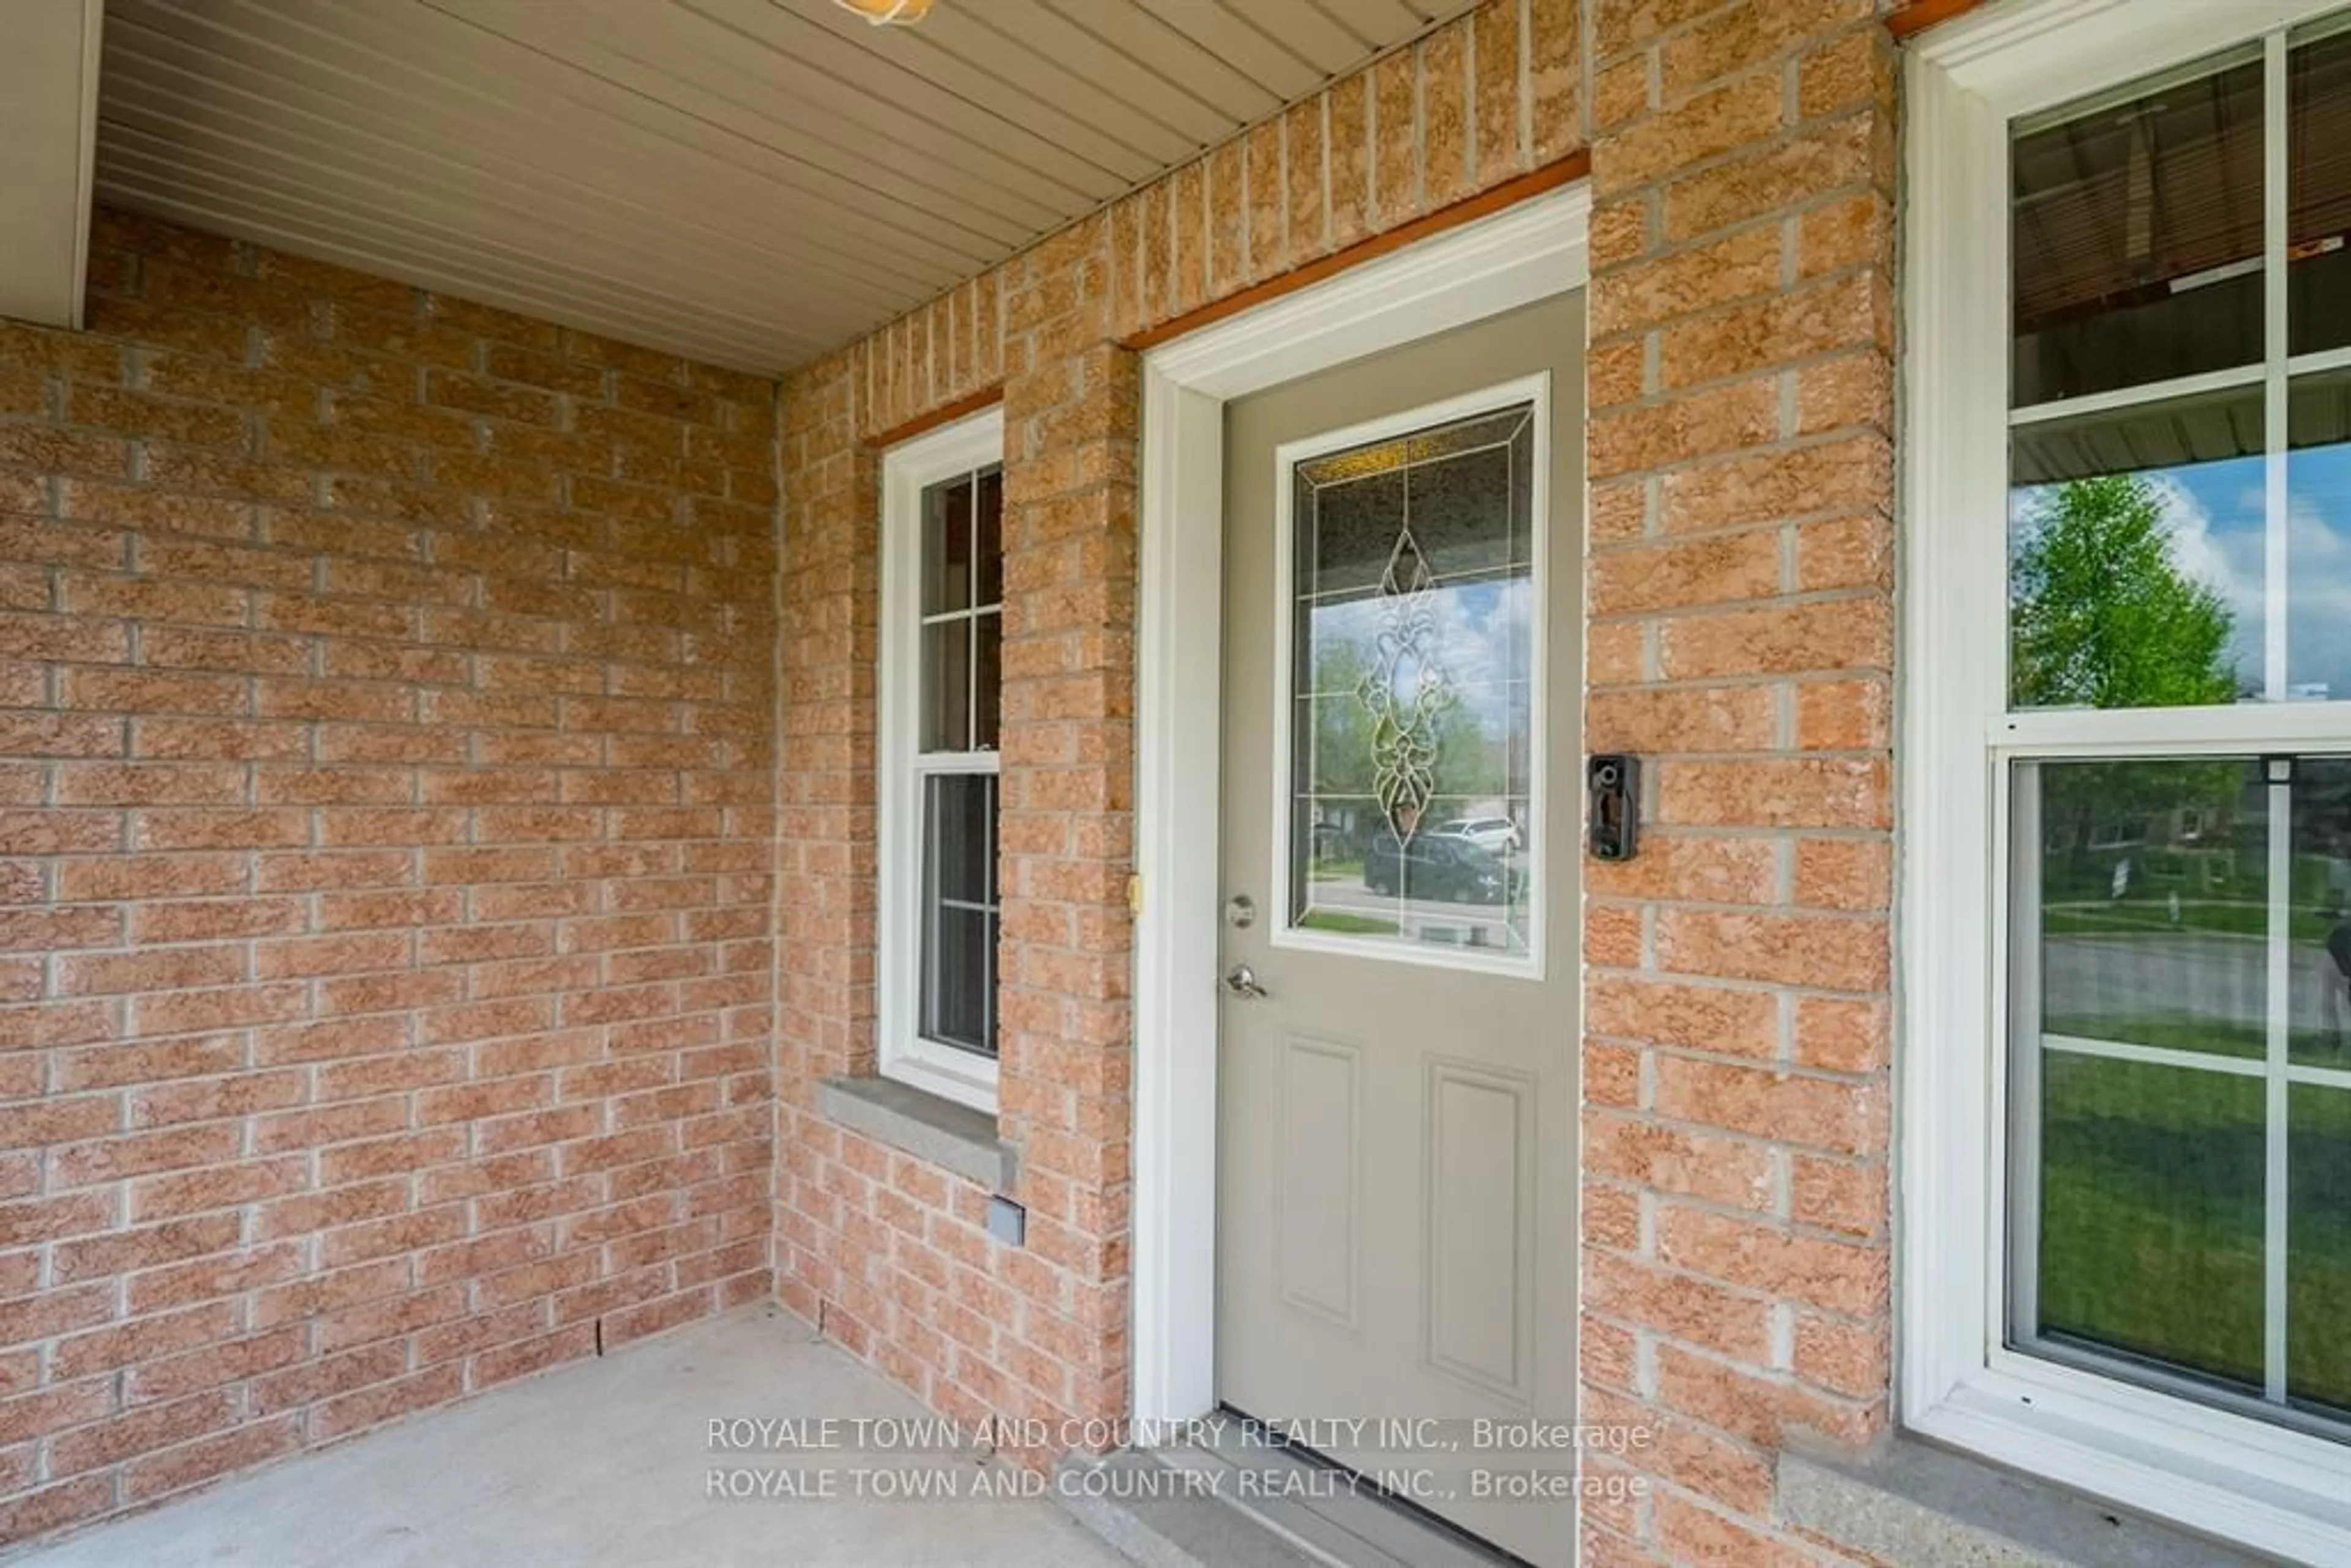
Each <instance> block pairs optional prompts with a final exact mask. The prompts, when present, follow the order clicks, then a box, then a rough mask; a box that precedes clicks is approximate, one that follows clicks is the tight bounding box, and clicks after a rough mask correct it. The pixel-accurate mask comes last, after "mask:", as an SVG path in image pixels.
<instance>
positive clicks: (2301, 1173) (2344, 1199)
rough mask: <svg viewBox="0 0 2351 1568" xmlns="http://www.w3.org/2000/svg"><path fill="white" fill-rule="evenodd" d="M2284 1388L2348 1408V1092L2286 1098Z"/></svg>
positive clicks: (2307, 1087)
mask: <svg viewBox="0 0 2351 1568" xmlns="http://www.w3.org/2000/svg"><path fill="white" fill-rule="evenodd" d="M2286 1115H2287V1122H2286V1126H2287V1133H2286V1151H2287V1154H2286V1157H2287V1160H2288V1162H2289V1166H2290V1168H2289V1170H2288V1173H2287V1176H2286V1193H2287V1203H2288V1206H2289V1207H2288V1211H2287V1218H2286V1313H2287V1315H2286V1330H2285V1365H2286V1374H2285V1375H2286V1390H2287V1392H2288V1393H2289V1394H2291V1395H2293V1396H2294V1397H2296V1398H2299V1399H2310V1400H2316V1401H2319V1402H2321V1403H2324V1404H2327V1405H2332V1406H2335V1408H2336V1409H2338V1410H2346V1411H2351V1092H2345V1091H2343V1090H2340V1089H2322V1088H2319V1087H2317V1086H2316V1085H2314V1084H2298V1085H2296V1086H2295V1087H2294V1090H2293V1092H2292V1097H2291V1098H2290V1099H2289V1100H2288V1102H2287V1112H2286Z"/></svg>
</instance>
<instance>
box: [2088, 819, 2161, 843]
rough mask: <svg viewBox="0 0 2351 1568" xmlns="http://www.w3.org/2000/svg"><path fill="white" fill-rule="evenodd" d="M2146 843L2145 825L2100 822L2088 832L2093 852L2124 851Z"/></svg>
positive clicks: (2141, 822)
mask: <svg viewBox="0 0 2351 1568" xmlns="http://www.w3.org/2000/svg"><path fill="white" fill-rule="evenodd" d="M2145 842H2147V824H2146V823H2145V822H2143V821H2128V820H2121V821H2111V822H2100V823H2098V824H2097V825H2096V826H2095V827H2094V828H2092V829H2091V830H2090V848H2092V849H2094V850H2126V849H2130V848H2132V847H2133V846H2135V845H2138V844H2143V843H2145Z"/></svg>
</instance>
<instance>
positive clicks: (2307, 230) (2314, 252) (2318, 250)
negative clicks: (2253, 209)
mask: <svg viewBox="0 0 2351 1568" xmlns="http://www.w3.org/2000/svg"><path fill="white" fill-rule="evenodd" d="M2286 205H2287V218H2286V238H2287V243H2288V246H2289V247H2290V248H2289V251H2288V256H2289V264H2288V266H2287V268H2286V278H2287V286H2288V287H2287V295H2286V335H2287V340H2288V343H2289V344H2290V346H2291V349H2292V351H2293V352H2294V353H2297V354H2307V353H2312V352H2314V351H2316V350H2321V349H2339V348H2342V347H2343V346H2344V345H2346V344H2351V244H2346V240H2351V32H2346V31H2341V30H2338V31H2335V32H2334V33H2332V34H2330V35H2328V36H2326V37H2319V38H2314V39H2313V40H2311V41H2309V42H2307V43H2304V44H2301V45H2299V46H2298V47H2295V48H2294V51H2293V53H2292V54H2291V55H2289V56H2288V57H2287V67H2286Z"/></svg>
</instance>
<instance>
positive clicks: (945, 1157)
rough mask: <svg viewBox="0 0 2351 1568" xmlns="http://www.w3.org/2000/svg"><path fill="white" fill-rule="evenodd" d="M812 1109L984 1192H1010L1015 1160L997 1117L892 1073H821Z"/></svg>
mask: <svg viewBox="0 0 2351 1568" xmlns="http://www.w3.org/2000/svg"><path fill="white" fill-rule="evenodd" d="M816 1110H817V1114H818V1115H820V1116H822V1117H823V1118H824V1119H825V1120H826V1121H828V1122H834V1123H838V1124H840V1125H841V1126H844V1127H847V1128H849V1129H850V1130H851V1131H852V1132H857V1133H862V1134H865V1135H866V1136H867V1137H869V1138H872V1140H874V1141H875V1142H876V1143H881V1144H887V1145H890V1146H891V1147H892V1148H893V1149H896V1150H897V1151H898V1152H899V1153H901V1154H906V1155H914V1158H916V1159H918V1160H924V1161H926V1162H928V1163H929V1164H931V1165H935V1166H939V1167H940V1168H942V1169H944V1170H946V1171H950V1172H952V1173H953V1174H955V1175H956V1176H961V1177H962V1178H963V1179H964V1180H966V1181H968V1182H975V1183H977V1184H978V1185H979V1186H983V1187H985V1188H987V1190H988V1191H989V1192H992V1193H997V1192H1009V1191H1010V1190H1011V1189H1012V1182H1013V1177H1014V1176H1015V1175H1016V1174H1017V1173H1018V1171H1019V1157H1018V1155H1017V1153H1016V1151H1015V1150H1014V1149H1013V1147H1012V1145H1009V1144H1008V1143H1006V1142H1004V1140H1003V1139H1001V1138H999V1137H998V1136H997V1135H996V1118H995V1117H993V1116H991V1115H989V1114H988V1113H987V1112H985V1111H975V1110H973V1109H972V1108H971V1107H970V1106H968V1105H961V1104H957V1103H956V1102H955V1101H953V1100H949V1099H947V1098H946V1096H944V1095H939V1094H931V1093H926V1092H924V1091H923V1090H920V1089H917V1088H915V1087H914V1085H913V1084H911V1083H901V1082H898V1081H897V1080H895V1079H893V1078H821V1079H819V1080H818V1081H817V1086H816Z"/></svg>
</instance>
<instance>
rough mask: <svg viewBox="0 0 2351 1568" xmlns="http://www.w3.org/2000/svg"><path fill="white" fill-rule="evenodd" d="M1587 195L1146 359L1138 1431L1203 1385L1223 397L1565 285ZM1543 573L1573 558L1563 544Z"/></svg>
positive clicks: (1196, 1396)
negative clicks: (1559, 556) (1563, 552)
mask: <svg viewBox="0 0 2351 1568" xmlns="http://www.w3.org/2000/svg"><path fill="white" fill-rule="evenodd" d="M1591 211H1592V198H1591V189H1590V186H1589V185H1588V183H1582V182H1579V183H1576V184H1573V185H1570V186H1565V187H1563V188H1562V189H1560V190H1557V191H1553V192H1550V193H1546V194H1544V195H1541V196H1536V197H1531V198H1530V199H1528V200H1526V201H1524V202H1520V203H1519V204H1516V205H1514V206H1511V207H1509V208H1506V209H1505V210H1503V211H1502V212H1499V213H1497V214H1494V215H1492V216H1491V217H1487V218H1481V219H1479V220H1478V221H1476V222H1474V223H1468V224H1464V225H1461V226H1460V227H1459V228H1457V229H1453V230H1450V231H1448V232H1447V233H1445V234H1441V235H1433V236H1431V237H1430V238H1428V239H1426V240H1422V241H1419V242H1418V243H1416V244H1414V245H1410V246H1404V247H1403V248H1401V249H1399V250H1396V251H1395V252H1393V253H1391V254H1389V255H1387V256H1381V257H1379V258H1378V259H1376V260H1374V261H1368V262H1365V263H1363V264H1362V265H1360V266H1357V267H1353V268H1351V269H1349V270H1348V271H1346V272H1344V273H1342V274H1341V275H1340V276H1338V277H1333V278H1332V279H1331V280H1330V281H1328V282H1326V283H1322V284H1317V285H1315V286H1313V287H1309V288H1303V289H1301V290H1299V291H1298V292H1297V293H1295V294H1290V295H1286V296H1284V297H1282V298H1279V299H1273V300H1270V301H1268V302H1267V303H1265V304H1263V305H1260V306H1258V307H1257V308H1254V309H1250V310H1247V311H1243V312H1241V313H1240V314H1238V315H1236V316H1232V317H1229V318H1228V319H1225V320H1222V321H1218V322H1217V323H1215V324H1213V325H1211V326H1207V327H1204V328H1202V329H1200V330H1198V331H1196V332H1193V333H1189V334H1187V335H1186V336H1185V337H1182V338H1178V339H1176V340H1174V341H1172V342H1169V343H1166V344H1164V345H1162V346H1161V347H1159V348H1156V349H1154V350H1151V351H1150V352H1149V353H1148V354H1147V355H1145V356H1144V361H1143V473H1142V496H1141V518H1140V527H1141V529H1142V538H1141V541H1140V544H1141V553H1142V585H1141V596H1140V607H1139V614H1138V622H1139V624H1138V627H1137V633H1138V635H1137V643H1136V656H1137V661H1138V664H1139V670H1138V676H1137V690H1136V708H1135V729H1136V736H1135V752H1136V755H1135V776H1136V777H1135V866H1136V870H1137V872H1138V873H1140V875H1141V879H1142V883H1141V886H1142V903H1141V908H1140V911H1139V913H1138V915H1137V917H1136V921H1135V934H1134V943H1135V958H1134V1420H1135V1424H1136V1426H1137V1427H1138V1429H1139V1430H1140V1431H1143V1432H1145V1433H1147V1432H1148V1431H1149V1430H1150V1429H1151V1428H1152V1427H1155V1426H1160V1425H1163V1424H1167V1423H1174V1422H1178V1421H1184V1420H1188V1419H1191V1418H1193V1417H1195V1416H1204V1415H1207V1413H1208V1412H1209V1411H1210V1410H1211V1409H1213V1408H1214V1407H1215V1405H1216V1396H1217V1382H1216V1366H1217V1358H1216V1322H1217V1270H1216V1261H1217V940H1218V939H1217V920H1218V915H1219V911H1218V908H1217V863H1218V854H1217V844H1218V838H1217V831H1218V822H1217V809H1218V772H1217V750H1218V744H1219V737H1218V728H1219V724H1220V710H1221V706H1222V701H1223V697H1222V690H1223V686H1222V681H1223V671H1222V668H1221V663H1222V645H1223V634H1222V632H1223V602H1222V601H1223V595H1224V559H1223V558H1224V489H1225V465H1224V405H1225V402H1226V401H1227V400H1228V399H1231V398H1236V397H1241V396H1245V395H1246V394H1248V393H1249V392H1259V391H1262V390H1263V389H1265V388H1267V387H1272V386H1279V385H1280V384H1281V383H1283V382H1290V381H1295V380H1297V379H1298V378H1299V377H1301V376H1307V375H1312V374H1313V373H1315V372H1316V371H1324V370H1328V369H1330V368H1331V367H1332V366H1334V365H1340V364H1344V363H1345V362H1347V361H1350V360H1355V359H1360V358H1362V357H1363V356H1364V355H1366V354H1372V353H1377V352H1378V351H1380V350H1384V349H1392V348H1395V347H1397V346H1398V345H1400V344H1404V343H1408V342H1412V341H1414V340H1416V339H1421V338H1426V337H1431V336H1434V335H1436V334H1437V333H1439V332H1444V331H1447V330H1449V329H1453V328H1455V327H1460V326H1464V325H1466V324H1468V323H1469V322H1471V321H1477V320H1481V319H1484V318H1486V317H1489V316H1495V315H1499V314H1500V313H1501V312H1503V311H1505V310H1511V309H1515V308H1518V307H1520V306H1522V305H1531V304H1533V303H1534V302H1535V301H1536V300H1539V299H1543V298H1549V297H1551V296H1552V295H1555V294H1564V293H1566V292H1568V291H1569V290H1571V289H1574V288H1580V287H1583V284H1584V281H1585V279H1586V277H1588V275H1589V270H1590V269H1589V263H1588V261H1587V258H1586V256H1585V253H1584V238H1585V234H1586V231H1587V228H1588V226H1589V220H1590V216H1591ZM1557 570H1562V571H1566V570H1575V571H1581V570H1582V561H1581V558H1580V556H1579V557H1578V559H1574V560H1569V561H1562V562H1559V563H1558V566H1557ZM1580 622H1581V618H1580V617H1579V624H1578V625H1577V627H1576V628H1575V630H1574V635H1576V636H1577V637H1579V638H1580V637H1581V636H1582V635H1583V628H1582V625H1581V623H1580ZM1554 652H1556V649H1554ZM1563 950H1564V949H1563ZM1139 1440H1140V1441H1141V1442H1143V1443H1145V1444H1148V1443H1149V1442H1150V1440H1151V1439H1149V1438H1148V1437H1143V1438H1141V1439H1139Z"/></svg>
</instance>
